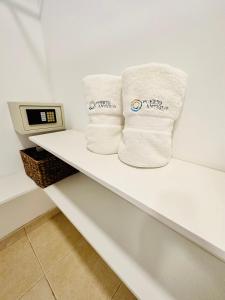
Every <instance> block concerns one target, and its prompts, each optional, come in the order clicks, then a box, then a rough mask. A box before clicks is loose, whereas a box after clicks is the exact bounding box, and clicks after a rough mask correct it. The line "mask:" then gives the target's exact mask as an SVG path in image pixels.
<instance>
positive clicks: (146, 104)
mask: <svg viewBox="0 0 225 300" xmlns="http://www.w3.org/2000/svg"><path fill="white" fill-rule="evenodd" d="M142 108H146V109H158V110H161V111H165V110H168V109H169V107H168V106H164V105H163V102H162V101H161V100H158V99H149V100H139V99H134V100H132V101H131V104H130V109H131V110H132V111H134V112H137V111H139V110H140V109H142Z"/></svg>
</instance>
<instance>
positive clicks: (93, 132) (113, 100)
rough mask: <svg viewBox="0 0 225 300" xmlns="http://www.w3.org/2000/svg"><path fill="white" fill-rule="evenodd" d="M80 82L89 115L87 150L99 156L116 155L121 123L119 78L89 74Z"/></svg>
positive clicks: (122, 118)
mask: <svg viewBox="0 0 225 300" xmlns="http://www.w3.org/2000/svg"><path fill="white" fill-rule="evenodd" d="M83 82H84V90H85V98H86V102H87V110H88V115H89V124H88V127H87V131H86V140H87V148H88V150H90V151H92V152H95V153H99V154H114V153H118V148H119V144H120V141H121V134H122V128H123V123H124V117H123V114H122V99H121V77H119V76H113V75H107V74H99V75H89V76H87V77H85V78H84V79H83Z"/></svg>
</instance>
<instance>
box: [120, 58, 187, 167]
mask: <svg viewBox="0 0 225 300" xmlns="http://www.w3.org/2000/svg"><path fill="white" fill-rule="evenodd" d="M186 80H187V75H186V74H185V73H184V72H183V71H181V70H178V69H176V68H174V67H171V66H169V65H164V64H156V63H151V64H147V65H141V66H134V67H130V68H127V69H126V70H125V71H124V72H123V74H122V87H123V107H124V116H125V128H124V131H123V138H122V141H121V143H120V147H119V158H120V160H121V161H123V162H125V163H127V164H129V165H132V166H136V167H143V168H147V167H161V166H164V165H166V164H167V163H168V162H169V160H170V158H171V154H172V131H173V125H174V121H175V120H176V119H177V118H178V116H179V113H180V111H181V107H182V103H183V98H184V94H185V88H186Z"/></svg>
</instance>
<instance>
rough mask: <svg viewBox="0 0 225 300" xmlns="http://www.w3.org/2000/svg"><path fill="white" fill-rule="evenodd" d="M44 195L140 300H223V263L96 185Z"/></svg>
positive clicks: (74, 179) (72, 183)
mask: <svg viewBox="0 0 225 300" xmlns="http://www.w3.org/2000/svg"><path fill="white" fill-rule="evenodd" d="M45 192H46V193H47V194H48V196H49V197H50V198H51V199H52V200H53V201H54V202H55V204H56V205H57V206H58V207H59V208H60V209H61V210H62V212H63V213H64V214H65V215H66V216H67V218H68V219H69V220H70V221H71V222H72V223H73V224H74V226H75V227H76V228H77V229H78V230H79V231H80V232H81V234H82V235H83V236H84V237H85V238H86V240H87V241H88V242H89V243H90V244H91V245H92V246H93V247H94V248H95V250H96V251H97V252H98V253H99V255H100V256H101V257H102V258H103V259H104V260H105V261H106V262H107V263H108V265H109V266H110V267H111V268H112V269H113V270H114V271H115V273H117V275H118V276H119V277H120V278H121V279H122V280H123V281H124V282H125V284H126V285H127V286H128V287H129V288H130V289H131V290H132V292H133V293H134V294H135V295H136V296H137V297H138V299H142V300H149V299H154V300H156V299H157V300H159V299H160V300H161V299H163V300H180V299H182V300H189V299H192V300H197V299H198V300H200V299H204V300H210V299H217V300H224V297H225V290H224V276H225V265H224V264H223V263H222V262H220V261H219V260H218V259H216V258H215V257H214V256H212V255H210V254H208V253H207V252H205V251H204V250H202V249H200V248H199V247H198V246H197V245H195V244H193V243H192V242H190V241H189V240H187V239H185V238H183V237H182V236H180V235H179V234H177V233H176V232H175V231H173V230H171V229H170V228H168V227H167V226H164V225H163V224H162V223H160V222H158V221H157V220H155V219H154V218H152V217H150V216H149V215H148V214H146V213H145V212H143V211H142V210H140V209H139V208H137V207H135V206H134V205H132V204H130V203H129V202H128V201H124V199H122V198H121V197H119V196H118V195H116V194H115V193H113V192H111V191H109V190H108V189H106V188H105V187H103V186H102V185H100V184H98V183H97V182H95V181H94V180H92V179H90V178H89V177H87V176H85V175H84V174H82V173H77V174H75V175H73V176H70V177H68V178H66V179H64V180H61V181H60V182H58V183H56V184H53V185H51V186H49V187H47V188H46V189H45ZM193 270H194V272H193ZM205 270H207V272H206V271H205ZM212 278H214V280H212ZM215 278H216V279H215ZM196 283H197V288H196Z"/></svg>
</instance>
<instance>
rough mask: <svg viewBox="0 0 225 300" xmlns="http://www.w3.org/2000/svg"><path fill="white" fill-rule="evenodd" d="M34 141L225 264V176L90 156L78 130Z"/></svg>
mask: <svg viewBox="0 0 225 300" xmlns="http://www.w3.org/2000/svg"><path fill="white" fill-rule="evenodd" d="M30 139H31V140H32V141H33V142H34V143H36V144H38V145H40V146H42V147H43V148H45V149H46V150H48V151H49V152H51V153H53V154H54V155H56V156H58V157H59V158H61V159H62V160H64V161H66V162H67V163H69V164H70V165H72V166H74V167H75V168H77V169H78V170H80V171H81V172H82V173H84V174H86V175H87V176H89V177H91V178H92V179H94V180H95V181H97V182H99V183H100V184H102V185H103V186H105V187H107V188H108V189H110V190H111V191H113V192H114V193H116V194H118V195H119V196H121V197H122V198H123V199H126V200H128V201H129V202H130V203H132V204H134V205H135V206H137V207H138V208H140V209H141V210H143V211H145V212H146V213H148V214H149V215H151V216H153V217H154V218H156V219H157V220H159V221H160V222H162V223H164V224H166V225H167V226H169V227H170V228H172V229H174V230H175V231H177V232H179V233H181V234H182V235H184V236H185V237H186V238H188V239H190V240H192V241H194V242H195V243H197V244H198V245H200V246H201V247H203V248H204V249H206V250H208V251H209V252H211V253H212V254H214V255H216V256H217V257H219V258H221V259H223V260H224V261H225V218H224V212H225V174H224V173H223V172H220V171H216V170H212V169H209V168H206V167H202V166H198V165H195V164H192V163H187V162H183V161H179V160H176V159H173V160H172V161H171V162H170V163H169V165H167V166H166V167H163V168H158V169H137V168H132V167H129V166H127V165H125V164H123V163H122V162H120V161H119V159H118V157H117V155H107V156H103V155H97V154H94V153H91V152H89V151H88V150H86V141H85V137H84V134H83V133H82V132H79V131H75V130H67V131H63V132H56V133H49V134H44V135H39V136H33V137H30Z"/></svg>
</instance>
